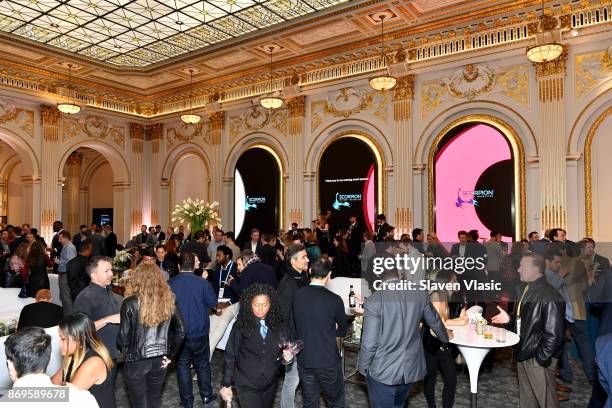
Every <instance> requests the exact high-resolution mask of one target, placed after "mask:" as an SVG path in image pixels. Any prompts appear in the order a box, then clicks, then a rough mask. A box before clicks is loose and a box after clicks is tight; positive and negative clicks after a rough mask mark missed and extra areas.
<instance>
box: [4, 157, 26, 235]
mask: <svg viewBox="0 0 612 408" xmlns="http://www.w3.org/2000/svg"><path fill="white" fill-rule="evenodd" d="M22 173H23V166H22V165H21V163H20V164H18V165H16V166H15V167H14V168H13V170H12V171H11V174H10V176H9V179H8V212H7V215H8V223H9V224H13V225H21V224H22V223H24V222H27V220H25V219H24V214H23V205H24V203H23V188H22V187H21V176H22Z"/></svg>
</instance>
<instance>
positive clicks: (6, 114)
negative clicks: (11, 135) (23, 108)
mask: <svg viewBox="0 0 612 408" xmlns="http://www.w3.org/2000/svg"><path fill="white" fill-rule="evenodd" d="M16 116H17V108H16V107H15V104H14V103H12V102H9V101H5V100H2V99H0V123H3V122H10V121H12V120H13V119H15V117H16Z"/></svg>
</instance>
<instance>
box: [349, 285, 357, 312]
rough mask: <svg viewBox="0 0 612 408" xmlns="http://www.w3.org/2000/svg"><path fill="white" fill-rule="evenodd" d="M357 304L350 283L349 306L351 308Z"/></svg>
mask: <svg viewBox="0 0 612 408" xmlns="http://www.w3.org/2000/svg"><path fill="white" fill-rule="evenodd" d="M356 306H357V301H356V298H355V291H353V285H351V290H350V291H349V307H350V308H353V307H356Z"/></svg>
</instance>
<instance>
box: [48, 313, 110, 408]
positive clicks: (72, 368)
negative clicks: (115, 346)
mask: <svg viewBox="0 0 612 408" xmlns="http://www.w3.org/2000/svg"><path fill="white" fill-rule="evenodd" d="M59 336H60V350H61V353H62V355H63V356H64V364H63V366H62V368H60V369H59V370H58V371H57V372H56V373H55V375H54V376H53V378H52V381H53V383H54V384H57V385H64V384H65V383H71V384H72V385H74V386H75V387H77V388H79V389H81V390H89V392H90V393H91V394H92V395H93V396H94V397H95V399H96V401H97V402H98V405H99V406H100V408H114V407H115V394H114V391H113V382H112V379H111V375H110V372H111V368H113V361H112V360H111V357H110V354H109V353H108V350H107V349H106V347H105V346H104V344H103V343H102V341H100V339H99V338H98V336H97V334H96V328H95V326H94V323H93V321H91V319H90V318H89V317H87V315H86V314H85V313H80V312H79V313H73V314H71V315H68V316H66V317H64V319H63V320H62V322H61V323H60V325H59Z"/></svg>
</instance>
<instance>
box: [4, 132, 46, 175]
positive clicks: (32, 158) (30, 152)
mask: <svg viewBox="0 0 612 408" xmlns="http://www.w3.org/2000/svg"><path fill="white" fill-rule="evenodd" d="M29 137H30V136H29V135H26V134H25V133H23V132H21V131H18V130H14V129H10V128H9V127H8V126H6V125H0V140H3V141H5V142H6V143H8V145H9V146H11V147H12V148H13V150H15V152H16V153H17V155H18V156H19V159H20V160H21V163H22V164H23V172H24V173H25V174H31V175H32V177H33V178H35V179H38V178H40V161H39V159H38V156H37V155H36V153H35V152H34V149H33V148H32V146H30V144H29V143H28V142H27V141H26V140H27V138H29Z"/></svg>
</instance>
